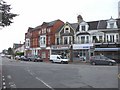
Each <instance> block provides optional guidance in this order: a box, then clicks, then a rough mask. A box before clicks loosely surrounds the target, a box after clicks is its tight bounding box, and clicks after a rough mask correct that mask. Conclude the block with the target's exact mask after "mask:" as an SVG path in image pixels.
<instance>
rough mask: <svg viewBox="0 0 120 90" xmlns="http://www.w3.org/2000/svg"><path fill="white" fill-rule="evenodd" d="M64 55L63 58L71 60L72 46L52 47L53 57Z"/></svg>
mask: <svg viewBox="0 0 120 90" xmlns="http://www.w3.org/2000/svg"><path fill="white" fill-rule="evenodd" d="M52 54H53V55H62V57H63V58H68V59H69V58H70V45H52V46H51V55H52Z"/></svg>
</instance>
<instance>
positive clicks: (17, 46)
mask: <svg viewBox="0 0 120 90" xmlns="http://www.w3.org/2000/svg"><path fill="white" fill-rule="evenodd" d="M22 45H24V44H17V43H14V44H13V48H14V49H17V48H19V47H21V46H22Z"/></svg>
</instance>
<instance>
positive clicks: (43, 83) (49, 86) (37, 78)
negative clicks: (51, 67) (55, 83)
mask: <svg viewBox="0 0 120 90" xmlns="http://www.w3.org/2000/svg"><path fill="white" fill-rule="evenodd" d="M36 79H37V80H39V81H41V82H42V83H43V84H44V85H45V86H47V87H48V88H50V89H51V90H54V89H53V88H52V87H51V86H50V85H48V84H47V83H45V82H44V81H43V80H41V79H40V78H38V77H36Z"/></svg>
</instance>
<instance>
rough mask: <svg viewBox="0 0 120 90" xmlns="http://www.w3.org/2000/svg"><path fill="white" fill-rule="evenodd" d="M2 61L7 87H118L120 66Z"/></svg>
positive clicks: (5, 85) (3, 84) (51, 89)
mask: <svg viewBox="0 0 120 90" xmlns="http://www.w3.org/2000/svg"><path fill="white" fill-rule="evenodd" d="M0 60H2V79H3V80H2V86H3V87H4V88H48V89H50V90H55V88H118V66H99V65H98V66H92V65H89V64H77V65H76V64H53V63H45V62H25V61H16V60H12V59H7V58H3V59H1V58H0Z"/></svg>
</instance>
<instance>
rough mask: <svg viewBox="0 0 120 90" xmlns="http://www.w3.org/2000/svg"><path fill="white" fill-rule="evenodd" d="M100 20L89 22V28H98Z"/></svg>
mask: <svg viewBox="0 0 120 90" xmlns="http://www.w3.org/2000/svg"><path fill="white" fill-rule="evenodd" d="M98 22H99V21H92V22H87V23H88V25H89V28H88V30H96V29H97V25H98Z"/></svg>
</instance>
